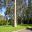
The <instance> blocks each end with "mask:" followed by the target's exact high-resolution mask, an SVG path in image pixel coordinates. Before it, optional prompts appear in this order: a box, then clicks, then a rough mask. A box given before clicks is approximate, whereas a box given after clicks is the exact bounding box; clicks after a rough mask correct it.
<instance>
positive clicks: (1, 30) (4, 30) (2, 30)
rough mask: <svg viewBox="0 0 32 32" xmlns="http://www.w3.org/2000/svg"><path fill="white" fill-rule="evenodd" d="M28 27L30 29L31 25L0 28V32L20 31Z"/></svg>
mask: <svg viewBox="0 0 32 32" xmlns="http://www.w3.org/2000/svg"><path fill="white" fill-rule="evenodd" d="M28 26H30V27H32V25H31V24H30V25H24V24H23V25H17V27H12V26H0V32H12V31H15V30H20V29H24V28H27V27H28Z"/></svg>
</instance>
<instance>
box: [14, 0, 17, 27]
mask: <svg viewBox="0 0 32 32" xmlns="http://www.w3.org/2000/svg"><path fill="white" fill-rule="evenodd" d="M14 27H17V22H16V0H15V19H14Z"/></svg>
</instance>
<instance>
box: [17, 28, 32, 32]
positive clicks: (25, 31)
mask: <svg viewBox="0 0 32 32" xmlns="http://www.w3.org/2000/svg"><path fill="white" fill-rule="evenodd" d="M17 32H32V31H31V30H26V29H25V30H21V31H17Z"/></svg>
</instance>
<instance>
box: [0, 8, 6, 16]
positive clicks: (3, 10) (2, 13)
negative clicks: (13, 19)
mask: <svg viewBox="0 0 32 32" xmlns="http://www.w3.org/2000/svg"><path fill="white" fill-rule="evenodd" d="M5 11H6V7H2V11H1V9H0V14H1V15H3V16H5V14H4V12H5Z"/></svg>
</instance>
